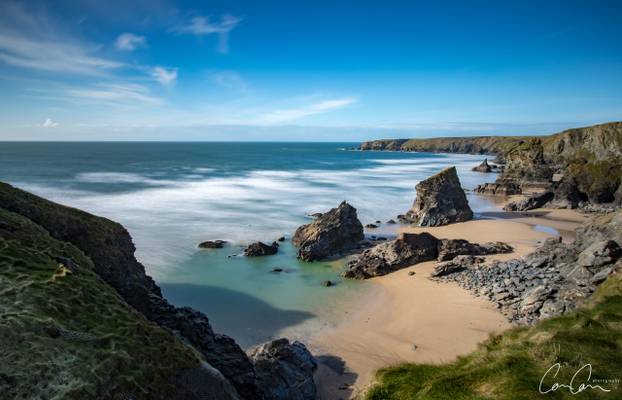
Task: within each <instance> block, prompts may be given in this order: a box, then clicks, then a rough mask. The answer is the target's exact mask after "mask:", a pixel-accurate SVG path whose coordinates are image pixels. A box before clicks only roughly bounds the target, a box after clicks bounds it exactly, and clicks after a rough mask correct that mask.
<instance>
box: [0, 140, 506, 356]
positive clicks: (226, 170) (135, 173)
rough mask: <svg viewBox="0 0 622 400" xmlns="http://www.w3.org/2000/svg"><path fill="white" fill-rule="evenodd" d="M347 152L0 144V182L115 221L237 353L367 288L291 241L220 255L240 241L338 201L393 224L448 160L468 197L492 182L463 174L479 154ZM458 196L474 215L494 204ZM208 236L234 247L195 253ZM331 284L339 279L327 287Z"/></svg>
mask: <svg viewBox="0 0 622 400" xmlns="http://www.w3.org/2000/svg"><path fill="white" fill-rule="evenodd" d="M353 145H354V144H350V143H341V144H338V143H296V144H294V143H0V180H3V181H6V182H9V183H12V184H14V185H16V186H19V187H21V188H24V189H26V190H30V191H32V192H34V193H37V194H39V195H42V196H44V197H47V198H50V199H53V200H55V201H58V202H61V203H64V204H68V205H71V206H75V207H78V208H82V209H84V210H87V211H90V212H93V213H95V214H98V215H102V216H105V217H108V218H111V219H113V220H116V221H119V222H120V223H122V224H124V225H125V226H126V227H127V228H128V230H129V231H130V233H131V234H132V237H133V238H134V241H135V243H136V246H137V257H138V258H139V260H140V261H142V262H143V263H144V264H145V266H146V268H147V271H148V273H149V274H151V275H152V276H153V277H154V278H155V279H156V281H157V282H158V283H159V284H160V285H161V286H162V288H163V291H164V294H165V296H166V297H167V298H169V299H170V300H171V301H172V302H173V303H175V304H178V305H190V306H193V307H195V308H197V309H200V310H202V311H205V312H206V313H207V315H208V316H209V317H210V320H211V321H212V323H213V325H214V328H215V329H216V330H218V331H221V332H224V333H228V334H230V335H232V336H233V337H235V338H236V339H237V340H238V341H240V343H241V344H242V345H244V346H246V345H251V344H254V343H258V342H260V341H264V340H266V339H269V338H271V337H274V336H277V335H279V333H280V332H282V331H283V330H284V329H288V331H289V332H291V331H294V332H299V333H300V334H301V335H304V334H305V333H307V332H310V331H313V330H317V329H321V327H323V326H326V325H330V324H332V323H335V322H336V321H337V320H338V319H339V318H341V317H342V316H343V314H344V312H345V311H344V310H347V307H349V304H350V303H351V302H352V301H356V298H357V296H358V295H359V294H360V293H361V292H363V291H365V290H366V289H367V288H366V283H362V282H351V281H346V282H344V281H341V280H340V279H339V272H340V270H341V268H342V263H340V262H332V263H329V262H323V263H313V264H309V263H303V262H299V261H298V260H296V259H295V250H294V248H293V247H292V246H291V244H290V243H289V241H286V242H285V243H283V244H282V245H281V249H280V251H279V254H277V255H275V256H270V257H263V258H244V257H232V258H228V257H227V256H228V255H231V254H234V253H240V252H241V250H242V247H241V246H243V245H245V244H247V243H249V242H251V241H256V240H262V241H265V242H271V241H272V240H274V239H276V238H277V237H279V236H282V235H285V236H286V237H290V236H291V234H292V233H293V231H294V230H295V229H296V227H297V226H299V225H300V224H303V223H308V222H309V221H310V219H309V218H308V217H306V214H309V213H314V212H322V211H326V210H328V209H329V208H331V207H335V206H336V205H338V204H339V202H341V201H342V200H347V201H348V202H350V203H351V204H352V205H354V206H355V207H356V208H357V209H358V213H359V217H360V219H361V221H362V222H363V224H366V223H370V222H374V221H376V220H382V221H386V220H388V219H390V218H395V216H396V215H397V214H400V213H404V212H405V211H406V210H408V208H409V207H410V205H411V204H412V201H413V199H414V195H415V192H414V186H415V185H416V184H417V182H419V181H420V180H421V179H424V178H426V177H427V176H429V175H432V174H434V173H436V172H438V171H440V170H441V169H442V168H444V167H447V166H450V165H456V167H457V168H458V173H459V175H460V179H461V181H462V185H463V187H465V188H466V189H472V188H474V187H475V186H476V185H477V184H480V183H482V182H492V181H494V179H495V177H496V176H495V174H481V173H477V172H472V171H470V168H471V167H473V166H475V165H477V164H478V163H480V162H481V161H482V160H483V159H484V158H485V157H484V156H472V155H446V154H414V153H397V152H359V151H345V150H344V148H347V147H351V146H353ZM468 197H469V202H470V204H471V207H472V208H473V210H474V211H475V212H476V214H477V213H481V212H485V211H491V210H496V209H497V207H496V206H495V205H494V204H492V203H491V202H490V201H488V200H487V199H486V198H483V197H479V196H472V195H470V194H469V195H468ZM390 229H391V227H390V226H387V225H382V226H381V227H380V229H378V232H386V231H387V230H390ZM368 233H371V232H368ZM209 239H224V240H227V241H229V242H230V244H229V245H228V246H226V247H225V248H224V249H220V250H198V249H197V248H196V245H197V243H199V242H201V241H203V240H209ZM275 267H283V268H285V269H287V270H289V272H282V273H274V272H271V271H272V269H273V268H275ZM328 279H330V280H333V281H338V282H339V284H338V285H337V286H335V287H330V288H326V287H323V286H322V284H321V283H322V281H323V280H328Z"/></svg>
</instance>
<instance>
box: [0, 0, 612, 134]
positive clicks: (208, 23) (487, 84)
mask: <svg viewBox="0 0 622 400" xmlns="http://www.w3.org/2000/svg"><path fill="white" fill-rule="evenodd" d="M61 3H62V4H61ZM127 3H129V2H126V1H117V0H107V1H84V0H81V1H78V0H74V1H71V0H70V1H64V2H47V3H46V2H37V1H27V2H13V1H10V0H3V1H2V2H1V3H0V139H4V140H29V139H33V140H293V141H308V140H323V141H324V140H338V141H342V140H347V141H350V140H352V141H358V140H364V139H372V138H379V137H431V136H442V135H445V136H446V135H473V134H482V135H491V134H543V133H551V132H556V131H559V130H561V129H565V128H569V127H575V126H583V125H589V124H593V123H599V122H607V121H613V120H622V24H621V23H620V21H619V18H620V15H622V2H621V1H594V0H593V1H552V0H550V1H513V2H512V1H504V2H500V1H496V2H492V1H476V0H474V1H469V2H466V1H435V2H430V1H426V2H420V1H383V2H371V1H369V2H367V1H335V0H333V1H231V0H230V1H209V2H208V1H202V2H179V1H177V2H175V1H165V0H155V1H153V0H150V1H146V0H144V1H135V2H131V3H132V4H127Z"/></svg>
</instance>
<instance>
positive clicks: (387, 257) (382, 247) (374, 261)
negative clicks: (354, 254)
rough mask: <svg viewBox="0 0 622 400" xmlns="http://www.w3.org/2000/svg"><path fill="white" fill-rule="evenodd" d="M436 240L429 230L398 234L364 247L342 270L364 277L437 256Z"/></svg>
mask: <svg viewBox="0 0 622 400" xmlns="http://www.w3.org/2000/svg"><path fill="white" fill-rule="evenodd" d="M439 242H440V241H439V240H438V239H437V238H435V237H434V236H432V235H430V234H429V233H425V232H424V233H420V234H416V233H402V234H400V236H399V237H398V238H397V239H395V240H391V241H388V242H385V243H381V244H379V245H376V246H374V247H372V248H371V249H367V250H365V251H363V253H361V255H360V256H359V257H358V258H357V259H356V260H354V261H351V262H350V263H348V267H347V269H346V270H345V272H344V273H343V276H344V277H346V278H354V279H367V278H371V277H374V276H381V275H386V274H388V273H391V272H393V271H397V270H398V269H401V268H404V267H407V266H410V265H413V264H417V263H420V262H423V261H430V260H434V259H435V258H436V257H437V256H438V249H437V246H438V244H439Z"/></svg>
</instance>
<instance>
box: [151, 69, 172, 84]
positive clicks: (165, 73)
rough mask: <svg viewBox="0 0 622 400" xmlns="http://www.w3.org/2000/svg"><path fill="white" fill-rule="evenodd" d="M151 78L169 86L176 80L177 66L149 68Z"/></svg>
mask: <svg viewBox="0 0 622 400" xmlns="http://www.w3.org/2000/svg"><path fill="white" fill-rule="evenodd" d="M151 75H152V76H153V78H154V79H155V80H156V81H158V82H160V83H161V84H162V85H165V86H169V85H172V84H174V83H175V81H176V80H177V68H168V69H167V68H164V67H160V66H158V67H154V68H153V69H152V70H151Z"/></svg>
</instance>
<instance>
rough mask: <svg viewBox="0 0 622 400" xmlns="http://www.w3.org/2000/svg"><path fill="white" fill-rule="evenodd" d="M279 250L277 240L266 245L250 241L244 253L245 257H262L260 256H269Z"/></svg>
mask: <svg viewBox="0 0 622 400" xmlns="http://www.w3.org/2000/svg"><path fill="white" fill-rule="evenodd" d="M278 251H279V244H278V243H277V242H272V244H270V245H268V244H265V243H263V242H255V243H251V244H250V245H249V246H248V247H247V248H246V249H245V250H244V255H245V256H246V257H262V256H271V255H273V254H276V253H277V252H278Z"/></svg>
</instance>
